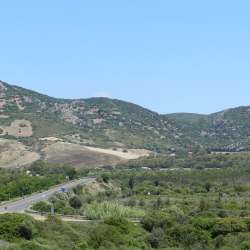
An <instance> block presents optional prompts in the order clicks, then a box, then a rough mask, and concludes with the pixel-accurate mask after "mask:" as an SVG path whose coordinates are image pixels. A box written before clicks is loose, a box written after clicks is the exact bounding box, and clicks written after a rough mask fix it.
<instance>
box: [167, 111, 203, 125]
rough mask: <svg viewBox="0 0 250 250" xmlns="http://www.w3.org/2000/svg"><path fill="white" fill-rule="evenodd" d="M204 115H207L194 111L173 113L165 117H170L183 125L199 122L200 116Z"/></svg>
mask: <svg viewBox="0 0 250 250" xmlns="http://www.w3.org/2000/svg"><path fill="white" fill-rule="evenodd" d="M204 116H205V115H201V114H193V113H172V114H167V115H165V117H168V118H169V119H171V120H173V121H175V122H176V123H179V124H182V125H184V124H191V123H194V122H197V121H198V120H199V119H200V118H202V117H204Z"/></svg>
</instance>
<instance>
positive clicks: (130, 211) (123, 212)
mask: <svg viewBox="0 0 250 250" xmlns="http://www.w3.org/2000/svg"><path fill="white" fill-rule="evenodd" d="M84 213H85V215H86V216H87V217H88V218H89V219H91V220H93V219H103V218H105V217H109V216H120V217H123V218H140V217H142V216H144V215H145V212H144V211H143V210H141V209H139V208H130V207H124V206H123V205H120V204H117V203H108V202H103V203H97V202H93V203H92V204H90V205H88V206H87V207H86V210H85V211H84Z"/></svg>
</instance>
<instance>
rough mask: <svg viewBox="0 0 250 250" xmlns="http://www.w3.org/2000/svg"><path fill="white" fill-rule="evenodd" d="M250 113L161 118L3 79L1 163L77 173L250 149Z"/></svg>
mask: <svg viewBox="0 0 250 250" xmlns="http://www.w3.org/2000/svg"><path fill="white" fill-rule="evenodd" d="M249 114H250V107H238V108H232V109H228V110H224V111H221V112H218V113H214V114H211V115H201V114H190V113H174V114H167V115H160V114H158V113H156V112H153V111H150V110H148V109H145V108H143V107H141V106H139V105H136V104H133V103H129V102H125V101H121V100H117V99H110V98H88V99H77V100H70V99H58V98H53V97H49V96H47V95H43V94H39V93H37V92H34V91H32V90H27V89H24V88H21V87H18V86H13V85H10V84H7V83H5V82H2V81H0V165H2V166H5V167H11V168H13V167H17V166H22V165H25V164H29V163H30V162H32V161H35V160H37V159H43V160H46V161H50V162H54V163H63V162H67V161H68V162H71V163H72V164H74V165H75V166H77V167H79V168H80V167H96V166H100V165H105V164H106V165H107V164H111V165H114V164H117V163H119V162H121V161H124V160H127V159H132V158H137V157H139V156H141V155H149V154H150V153H166V154H173V153H176V154H179V155H187V152H188V151H194V152H198V151H200V150H201V149H207V151H210V150H214V151H248V150H249V149H250V142H249V139H250V133H249V126H250V123H249V122H250V118H249Z"/></svg>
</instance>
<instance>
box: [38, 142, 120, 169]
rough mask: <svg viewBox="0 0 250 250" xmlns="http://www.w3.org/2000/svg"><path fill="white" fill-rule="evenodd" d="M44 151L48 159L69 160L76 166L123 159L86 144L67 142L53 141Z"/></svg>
mask: <svg viewBox="0 0 250 250" xmlns="http://www.w3.org/2000/svg"><path fill="white" fill-rule="evenodd" d="M42 151H43V152H45V154H46V157H45V160H46V161H48V162H51V163H65V162H69V163H71V164H72V165H73V166H75V167H76V168H84V167H85V168H86V167H88V168H93V167H99V166H103V165H115V164H117V163H119V162H121V161H122V160H123V159H121V158H119V157H118V156H114V155H110V154H106V153H100V152H94V151H93V150H89V149H88V148H86V147H84V146H81V145H77V144H72V143H65V142H55V143H51V145H47V146H46V147H45V148H44V149H43V150H42Z"/></svg>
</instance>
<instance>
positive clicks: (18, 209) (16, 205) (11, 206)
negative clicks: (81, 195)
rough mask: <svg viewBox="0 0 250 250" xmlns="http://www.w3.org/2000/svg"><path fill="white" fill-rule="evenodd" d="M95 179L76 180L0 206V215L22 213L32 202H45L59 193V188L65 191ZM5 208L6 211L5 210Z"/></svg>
mask: <svg viewBox="0 0 250 250" xmlns="http://www.w3.org/2000/svg"><path fill="white" fill-rule="evenodd" d="M94 180H95V178H89V179H80V180H76V181H74V182H69V183H64V184H63V185H60V186H57V187H54V188H53V187H52V188H51V189H50V190H47V191H44V192H41V193H39V194H35V195H32V196H29V197H27V198H23V199H20V200H18V201H14V202H10V203H8V204H6V205H2V206H0V213H4V212H7V213H23V212H24V209H25V208H26V207H27V206H29V205H31V204H32V203H34V202H37V201H47V200H48V198H49V197H50V196H51V195H52V194H53V193H54V192H56V191H61V188H62V187H63V188H65V189H66V190H67V189H68V188H71V187H74V186H76V185H77V184H82V183H87V182H91V181H94ZM5 207H7V209H5Z"/></svg>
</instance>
